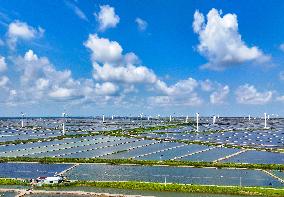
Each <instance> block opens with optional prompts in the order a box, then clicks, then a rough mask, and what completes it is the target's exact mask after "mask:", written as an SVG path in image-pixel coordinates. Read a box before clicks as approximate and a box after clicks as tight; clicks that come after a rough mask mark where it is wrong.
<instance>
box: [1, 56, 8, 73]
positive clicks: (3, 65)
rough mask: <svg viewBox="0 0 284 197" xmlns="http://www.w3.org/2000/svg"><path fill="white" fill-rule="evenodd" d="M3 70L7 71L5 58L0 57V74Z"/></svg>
mask: <svg viewBox="0 0 284 197" xmlns="http://www.w3.org/2000/svg"><path fill="white" fill-rule="evenodd" d="M5 70H7V63H6V61H5V57H2V56H1V55H0V72H4V71H5Z"/></svg>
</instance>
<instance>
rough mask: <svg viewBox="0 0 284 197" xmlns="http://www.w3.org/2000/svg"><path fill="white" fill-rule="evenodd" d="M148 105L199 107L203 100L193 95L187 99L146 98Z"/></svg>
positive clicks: (169, 97)
mask: <svg viewBox="0 0 284 197" xmlns="http://www.w3.org/2000/svg"><path fill="white" fill-rule="evenodd" d="M148 103H149V105H151V106H159V107H164V106H199V105H201V104H202V103H203V100H202V99H201V98H200V97H199V96H198V95H197V94H196V93H193V94H191V95H188V96H187V97H175V96H152V97H149V98H148Z"/></svg>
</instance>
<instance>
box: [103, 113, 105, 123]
mask: <svg viewBox="0 0 284 197" xmlns="http://www.w3.org/2000/svg"><path fill="white" fill-rule="evenodd" d="M103 122H105V115H104V114H103Z"/></svg>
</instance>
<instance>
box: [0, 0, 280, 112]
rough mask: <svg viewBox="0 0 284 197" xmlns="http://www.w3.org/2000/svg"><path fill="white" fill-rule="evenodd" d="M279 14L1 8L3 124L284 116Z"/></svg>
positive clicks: (101, 6)
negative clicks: (12, 119)
mask: <svg viewBox="0 0 284 197" xmlns="http://www.w3.org/2000/svg"><path fill="white" fill-rule="evenodd" d="M283 9H284V3H283V2H282V1H280V0H279V1H277V0H275V1H262V0H258V1H256V0H254V1H252V0H246V1H245V0H241V1H238V3H235V2H233V1H224V0H223V1H209V0H208V1H205V0H204V1H193V0H192V1H186V0H184V1H181V0H180V1H158V0H157V1H153V0H151V1H150V0H145V1H138V0H137V1H135V0H131V1H130V0H129V1H123V3H122V1H94V0H86V1H80V0H77V1H75V0H74V1H72V0H69V1H67V0H66V1H47V0H38V1H32V0H21V1H18V0H9V1H5V0H0V116H15V115H19V114H20V112H21V111H24V112H25V113H26V114H27V115H30V116H38V115H39V116H42V115H50V116H52V115H60V114H61V113H62V111H64V110H65V111H66V112H67V113H69V114H70V115H85V116H88V115H100V114H107V115H111V114H115V115H129V114H131V115H139V114H140V113H143V114H145V115H151V116H156V115H157V114H161V115H169V114H174V113H175V114H177V115H194V114H195V112H199V113H200V114H202V115H213V114H220V115H225V116H237V115H248V114H252V115H257V116H261V115H262V114H263V113H264V112H267V113H270V114H279V115H280V116H283V114H284V109H283V108H282V106H283V102H284V96H283V95H284V90H283V85H284V72H283V71H284V68H283V66H282V64H283V61H284V45H283V43H284V29H283V28H282V27H283V26H284V16H283Z"/></svg>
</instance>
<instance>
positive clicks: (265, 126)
mask: <svg viewBox="0 0 284 197" xmlns="http://www.w3.org/2000/svg"><path fill="white" fill-rule="evenodd" d="M264 128H265V129H267V125H266V113H264Z"/></svg>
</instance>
